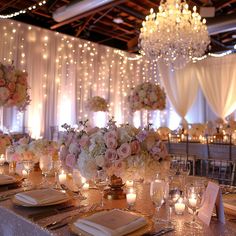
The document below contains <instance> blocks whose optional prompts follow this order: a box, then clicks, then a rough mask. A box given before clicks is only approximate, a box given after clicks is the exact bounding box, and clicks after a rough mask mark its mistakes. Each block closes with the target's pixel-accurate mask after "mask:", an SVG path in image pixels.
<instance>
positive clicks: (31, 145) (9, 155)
mask: <svg viewBox="0 0 236 236" xmlns="http://www.w3.org/2000/svg"><path fill="white" fill-rule="evenodd" d="M57 152H58V145H57V143H56V142H52V141H48V140H46V139H38V140H34V141H31V142H30V138H29V137H24V138H21V139H20V140H19V141H18V142H16V143H15V144H13V145H11V146H9V147H8V148H7V150H6V159H7V161H8V162H9V163H10V162H12V161H15V162H21V161H23V160H33V161H34V163H38V162H39V158H40V156H42V155H51V156H54V155H55V154H56V153H57Z"/></svg>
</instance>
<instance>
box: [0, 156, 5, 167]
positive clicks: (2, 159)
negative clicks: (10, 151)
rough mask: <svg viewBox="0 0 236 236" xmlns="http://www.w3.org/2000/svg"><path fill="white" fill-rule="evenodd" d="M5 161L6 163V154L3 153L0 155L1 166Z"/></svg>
mask: <svg viewBox="0 0 236 236" xmlns="http://www.w3.org/2000/svg"><path fill="white" fill-rule="evenodd" d="M4 163H5V156H4V154H2V155H1V156H0V166H2V165H4Z"/></svg>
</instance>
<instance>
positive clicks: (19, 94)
mask: <svg viewBox="0 0 236 236" xmlns="http://www.w3.org/2000/svg"><path fill="white" fill-rule="evenodd" d="M27 77H28V74H27V73H26V72H23V71H21V70H18V69H15V67H14V66H13V65H4V64H2V63H0V106H6V107H12V106H16V107H17V108H18V110H20V111H23V110H25V109H26V106H27V105H29V103H30V96H29V94H28V89H29V85H28V83H27Z"/></svg>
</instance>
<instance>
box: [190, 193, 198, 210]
mask: <svg viewBox="0 0 236 236" xmlns="http://www.w3.org/2000/svg"><path fill="white" fill-rule="evenodd" d="M188 201H189V204H190V205H191V206H192V207H196V205H197V197H196V194H194V193H193V194H192V195H191V197H190V198H189V200H188Z"/></svg>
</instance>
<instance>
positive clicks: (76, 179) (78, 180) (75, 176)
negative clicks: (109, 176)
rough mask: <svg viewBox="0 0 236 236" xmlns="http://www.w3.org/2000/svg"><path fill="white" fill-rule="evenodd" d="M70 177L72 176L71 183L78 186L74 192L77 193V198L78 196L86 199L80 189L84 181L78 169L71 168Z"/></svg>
mask: <svg viewBox="0 0 236 236" xmlns="http://www.w3.org/2000/svg"><path fill="white" fill-rule="evenodd" d="M72 178H73V183H74V184H75V186H76V187H77V188H78V190H77V191H76V193H77V194H78V198H80V199H81V200H82V199H86V197H85V196H84V195H83V194H82V193H81V191H80V189H81V188H82V187H83V185H84V184H85V182H83V177H82V176H81V174H80V172H79V170H77V169H73V173H72Z"/></svg>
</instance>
